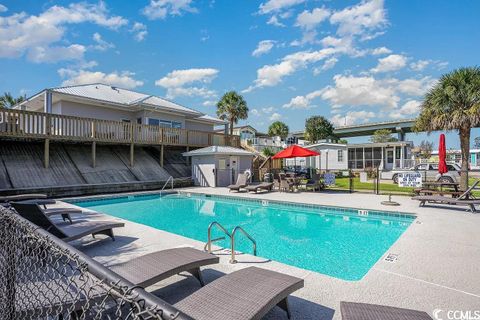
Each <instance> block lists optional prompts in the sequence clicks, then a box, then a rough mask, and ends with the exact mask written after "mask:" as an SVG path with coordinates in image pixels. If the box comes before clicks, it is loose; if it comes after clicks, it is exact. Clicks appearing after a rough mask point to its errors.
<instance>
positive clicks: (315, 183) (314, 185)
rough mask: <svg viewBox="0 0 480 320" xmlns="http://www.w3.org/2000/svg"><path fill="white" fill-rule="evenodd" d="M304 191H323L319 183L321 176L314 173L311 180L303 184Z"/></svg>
mask: <svg viewBox="0 0 480 320" xmlns="http://www.w3.org/2000/svg"><path fill="white" fill-rule="evenodd" d="M305 188H306V189H312V190H313V191H317V189H318V191H320V190H323V189H325V185H324V184H323V182H322V181H321V175H320V174H318V173H316V174H313V175H312V178H311V179H309V180H308V181H307V183H306V184H305Z"/></svg>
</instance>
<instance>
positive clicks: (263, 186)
mask: <svg viewBox="0 0 480 320" xmlns="http://www.w3.org/2000/svg"><path fill="white" fill-rule="evenodd" d="M272 189H273V182H262V183H259V184H251V185H249V186H246V187H245V190H247V191H248V192H255V193H257V192H258V191H259V190H266V191H268V192H270V191H272Z"/></svg>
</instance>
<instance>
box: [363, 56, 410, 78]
mask: <svg viewBox="0 0 480 320" xmlns="http://www.w3.org/2000/svg"><path fill="white" fill-rule="evenodd" d="M406 65H407V57H405V56H402V55H400V54H391V55H389V56H387V57H385V58H381V59H378V65H377V66H376V67H375V68H373V69H371V71H372V72H375V73H378V72H390V71H396V70H400V69H402V68H403V67H405V66H406Z"/></svg>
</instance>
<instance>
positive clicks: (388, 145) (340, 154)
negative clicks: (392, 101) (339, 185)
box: [297, 141, 414, 171]
mask: <svg viewBox="0 0 480 320" xmlns="http://www.w3.org/2000/svg"><path fill="white" fill-rule="evenodd" d="M412 147H413V142H411V141H395V142H383V143H362V144H347V145H345V144H337V143H326V142H323V143H317V144H312V145H307V146H305V148H309V149H312V150H315V151H317V152H319V153H320V156H316V157H310V158H305V159H304V160H303V159H300V160H297V164H303V163H305V166H306V167H311V168H316V169H319V170H345V169H353V170H364V169H366V168H374V167H380V169H381V170H385V171H388V170H393V169H404V168H410V167H412V166H413V165H414V160H413V158H412V153H411V149H412ZM302 160H303V162H302Z"/></svg>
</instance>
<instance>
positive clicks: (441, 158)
mask: <svg viewBox="0 0 480 320" xmlns="http://www.w3.org/2000/svg"><path fill="white" fill-rule="evenodd" d="M446 158H447V148H446V147H445V135H444V134H443V133H442V134H441V135H440V143H439V145H438V173H440V174H444V173H447V172H448V168H447V161H446Z"/></svg>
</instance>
